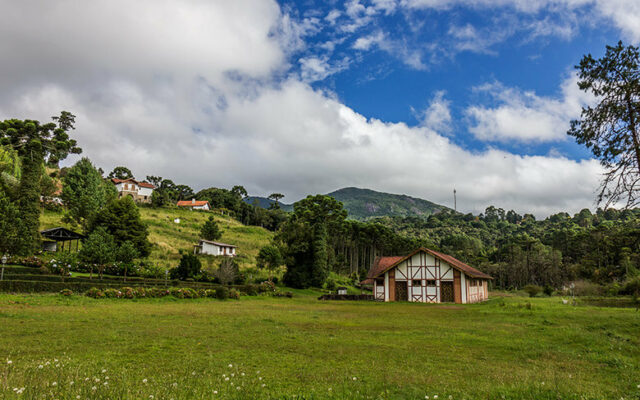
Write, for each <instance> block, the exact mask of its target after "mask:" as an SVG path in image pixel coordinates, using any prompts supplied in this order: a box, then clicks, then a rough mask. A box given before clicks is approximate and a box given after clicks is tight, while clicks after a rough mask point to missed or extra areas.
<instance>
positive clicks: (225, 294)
mask: <svg viewBox="0 0 640 400" xmlns="http://www.w3.org/2000/svg"><path fill="white" fill-rule="evenodd" d="M228 298H229V289H227V288H226V287H225V286H220V287H219V288H217V289H216V299H218V300H226V299H228Z"/></svg>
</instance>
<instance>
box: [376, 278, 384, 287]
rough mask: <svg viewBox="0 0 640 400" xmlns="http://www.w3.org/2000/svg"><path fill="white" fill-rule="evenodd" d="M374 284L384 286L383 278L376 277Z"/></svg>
mask: <svg viewBox="0 0 640 400" xmlns="http://www.w3.org/2000/svg"><path fill="white" fill-rule="evenodd" d="M376 285H378V286H384V279H376Z"/></svg>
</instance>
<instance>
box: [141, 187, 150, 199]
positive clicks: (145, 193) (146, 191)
mask: <svg viewBox="0 0 640 400" xmlns="http://www.w3.org/2000/svg"><path fill="white" fill-rule="evenodd" d="M152 193H153V189H151V188H145V187H140V188H138V195H140V196H147V197H151V194H152Z"/></svg>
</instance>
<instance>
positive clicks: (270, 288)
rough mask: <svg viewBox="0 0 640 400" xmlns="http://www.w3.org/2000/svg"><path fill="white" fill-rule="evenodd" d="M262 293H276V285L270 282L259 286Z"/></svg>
mask: <svg viewBox="0 0 640 400" xmlns="http://www.w3.org/2000/svg"><path fill="white" fill-rule="evenodd" d="M258 291H259V292H260V293H273V292H275V291H276V284H275V283H273V282H269V281H264V282H262V283H261V284H260V286H258Z"/></svg>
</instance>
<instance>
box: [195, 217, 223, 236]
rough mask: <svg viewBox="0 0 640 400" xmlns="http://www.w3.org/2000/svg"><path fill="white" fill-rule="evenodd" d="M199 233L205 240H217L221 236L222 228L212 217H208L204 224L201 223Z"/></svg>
mask: <svg viewBox="0 0 640 400" xmlns="http://www.w3.org/2000/svg"><path fill="white" fill-rule="evenodd" d="M200 235H201V236H202V238H203V239H206V240H218V239H220V237H221V236H222V230H221V229H220V227H219V226H218V223H217V222H216V220H215V219H214V218H213V217H209V219H208V220H207V221H206V222H205V223H204V225H202V228H201V229H200Z"/></svg>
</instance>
